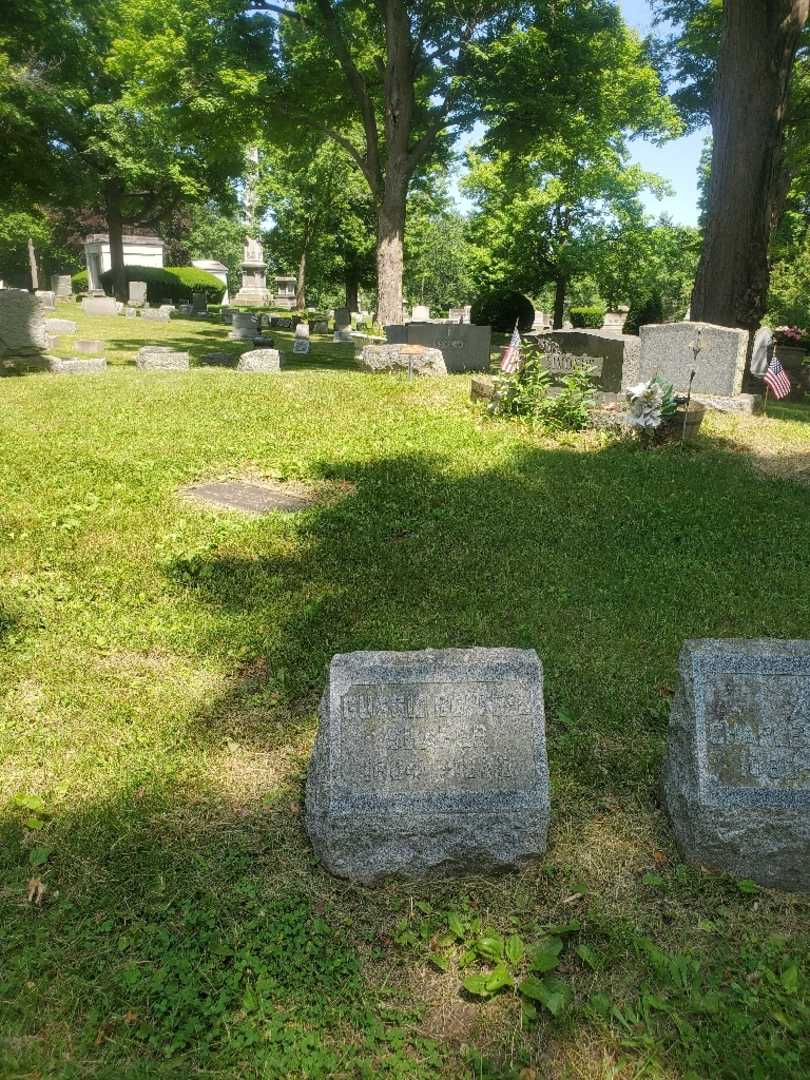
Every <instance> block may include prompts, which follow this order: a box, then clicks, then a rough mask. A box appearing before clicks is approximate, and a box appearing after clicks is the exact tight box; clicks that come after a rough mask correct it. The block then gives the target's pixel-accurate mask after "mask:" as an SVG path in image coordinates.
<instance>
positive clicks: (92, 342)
mask: <svg viewBox="0 0 810 1080" xmlns="http://www.w3.org/2000/svg"><path fill="white" fill-rule="evenodd" d="M73 348H74V349H75V350H76V352H80V353H90V354H91V355H93V354H94V355H96V356H98V355H99V354H100V353H103V352H104V342H103V341H101V340H100V339H99V338H79V339H78V341H74V342H73Z"/></svg>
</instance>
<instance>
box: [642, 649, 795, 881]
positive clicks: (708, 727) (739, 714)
mask: <svg viewBox="0 0 810 1080" xmlns="http://www.w3.org/2000/svg"><path fill="white" fill-rule="evenodd" d="M678 669H679V675H680V685H679V688H678V693H677V695H676V697H675V701H674V702H673V706H672V713H671V716H670V721H669V739H668V746H667V754H666V759H665V763H664V774H663V785H662V787H663V796H664V802H665V805H666V808H667V811H668V813H669V816H670V819H671V821H672V827H673V831H674V833H675V838H676V840H677V841H678V846H679V847H680V848H681V850H682V852H683V854H684V857H685V858H686V859H687V860H688V861H689V862H691V863H695V864H697V865H699V866H707V867H709V868H712V869H715V870H724V871H726V872H728V873H730V874H734V875H735V876H736V877H739V878H752V879H753V880H754V881H758V882H760V883H761V884H762V885H769V886H773V887H776V888H781V889H790V890H810V641H777V640H767V639H760V640H751V641H747V640H743V639H734V638H732V639H728V640H711V639H702V640H696V641H687V642H685V643H684V646H683V649H682V650H681V655H680V658H679V661H678Z"/></svg>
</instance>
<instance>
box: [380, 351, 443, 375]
mask: <svg viewBox="0 0 810 1080" xmlns="http://www.w3.org/2000/svg"><path fill="white" fill-rule="evenodd" d="M360 366H361V367H362V368H363V370H364V371H369V372H372V373H374V374H376V373H378V372H393V371H405V372H413V374H414V375H446V374H447V368H446V367H445V363H444V357H443V356H442V353H441V349H431V348H428V347H427V346H424V345H366V346H365V347H364V349H363V351H362V352H361V354H360Z"/></svg>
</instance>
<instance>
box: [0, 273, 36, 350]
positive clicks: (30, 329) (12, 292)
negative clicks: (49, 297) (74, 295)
mask: <svg viewBox="0 0 810 1080" xmlns="http://www.w3.org/2000/svg"><path fill="white" fill-rule="evenodd" d="M47 347H48V336H47V330H46V329H45V320H44V319H43V317H42V305H41V304H40V303H39V301H38V300H37V299H36V297H35V296H32V295H31V293H30V292H28V291H27V290H26V289H0V359H4V358H5V357H16V356H20V357H26V356H36V355H38V354H40V353H42V352H43V351H44V350H45V349H46V348H47Z"/></svg>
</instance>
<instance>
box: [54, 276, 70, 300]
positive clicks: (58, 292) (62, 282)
mask: <svg viewBox="0 0 810 1080" xmlns="http://www.w3.org/2000/svg"><path fill="white" fill-rule="evenodd" d="M51 289H52V290H53V293H54V295H55V296H56V299H57V300H68V299H69V298H70V297H71V296H72V295H73V282H72V281H71V278H70V274H51Z"/></svg>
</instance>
